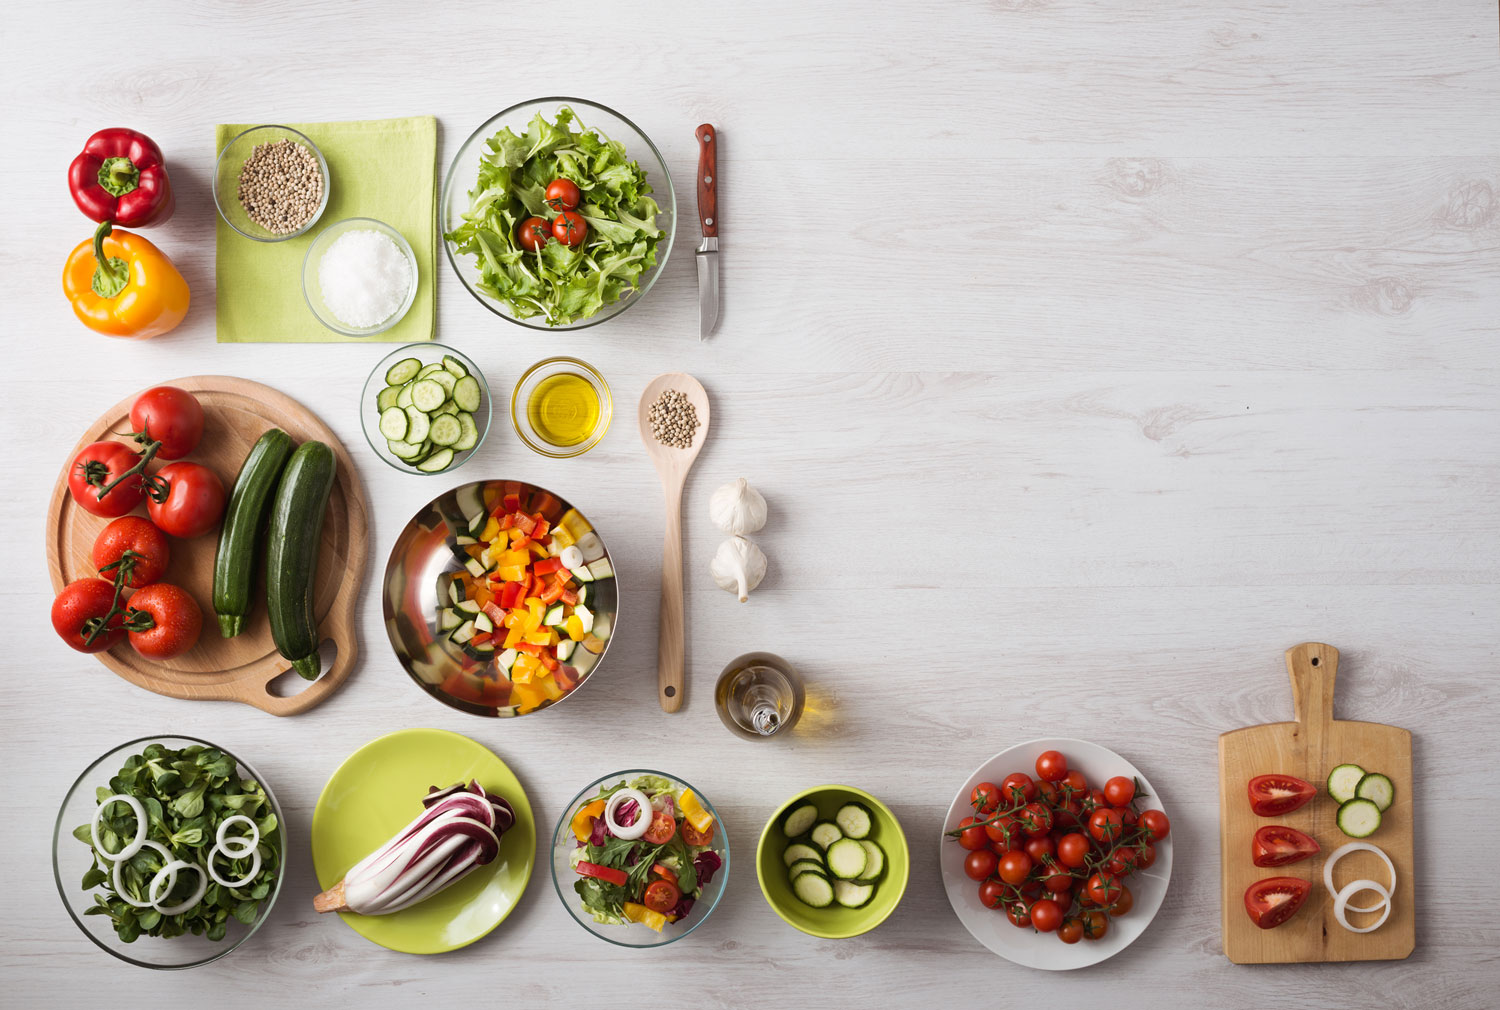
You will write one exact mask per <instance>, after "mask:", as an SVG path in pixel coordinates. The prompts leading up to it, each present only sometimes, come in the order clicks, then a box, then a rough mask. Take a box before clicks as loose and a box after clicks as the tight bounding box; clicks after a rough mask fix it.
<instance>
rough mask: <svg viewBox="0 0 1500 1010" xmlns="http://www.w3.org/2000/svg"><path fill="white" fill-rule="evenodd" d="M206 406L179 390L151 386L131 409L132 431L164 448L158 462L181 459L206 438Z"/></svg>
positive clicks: (170, 387) (159, 448) (160, 449)
mask: <svg viewBox="0 0 1500 1010" xmlns="http://www.w3.org/2000/svg"><path fill="white" fill-rule="evenodd" d="M203 420H204V418H203V405H202V404H200V403H199V402H198V398H197V397H195V396H194V395H193V394H192V393H189V392H188V391H187V390H185V389H178V388H177V387H176V386H152V387H151V388H150V389H148V390H146V391H145V392H144V393H142V394H141V395H140V396H137V397H136V398H135V403H134V404H132V405H131V408H130V427H131V430H133V431H136V432H140V433H141V434H142V435H144V436H145V437H146V438H148V439H154V440H155V441H157V442H160V443H161V445H160V446H159V447H158V448H157V450H156V456H157V458H158V459H181V458H182V457H184V456H186V455H187V454H188V453H190V452H192V451H193V450H194V449H196V448H198V442H199V441H200V440H201V439H202V438H203Z"/></svg>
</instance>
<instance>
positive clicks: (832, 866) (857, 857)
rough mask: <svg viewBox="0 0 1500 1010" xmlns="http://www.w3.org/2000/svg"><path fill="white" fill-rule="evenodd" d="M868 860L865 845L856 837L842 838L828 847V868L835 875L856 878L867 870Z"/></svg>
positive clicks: (846, 878) (843, 877) (849, 878)
mask: <svg viewBox="0 0 1500 1010" xmlns="http://www.w3.org/2000/svg"><path fill="white" fill-rule="evenodd" d="M813 830H814V831H817V828H814V829H813ZM868 862H869V857H867V856H866V855H865V848H864V846H863V845H860V844H859V842H858V841H857V840H856V839H853V838H840V839H838V840H837V841H835V842H834V843H833V844H832V845H830V846H829V847H828V869H829V870H830V871H832V873H833V875H834V876H835V877H840V878H842V879H844V880H854V879H856V878H857V877H859V876H860V875H861V874H863V873H864V872H865V865H866V864H867V863H868Z"/></svg>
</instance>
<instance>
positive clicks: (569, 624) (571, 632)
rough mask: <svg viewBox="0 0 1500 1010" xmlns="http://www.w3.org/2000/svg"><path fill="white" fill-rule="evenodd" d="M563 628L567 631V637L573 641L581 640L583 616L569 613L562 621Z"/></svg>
mask: <svg viewBox="0 0 1500 1010" xmlns="http://www.w3.org/2000/svg"><path fill="white" fill-rule="evenodd" d="M563 630H564V631H566V632H567V633H568V637H569V638H571V639H572V640H573V641H575V642H581V641H583V618H581V617H579V616H578V615H577V614H569V615H568V619H567V620H566V621H564V622H563Z"/></svg>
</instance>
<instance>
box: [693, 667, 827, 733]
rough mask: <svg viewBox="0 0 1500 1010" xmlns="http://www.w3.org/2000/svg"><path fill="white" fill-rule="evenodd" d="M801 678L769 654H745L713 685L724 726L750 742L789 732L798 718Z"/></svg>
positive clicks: (800, 703)
mask: <svg viewBox="0 0 1500 1010" xmlns="http://www.w3.org/2000/svg"><path fill="white" fill-rule="evenodd" d="M805 698H806V696H805V694H804V693H803V689H802V678H801V676H799V675H798V673H797V671H796V670H794V669H793V668H792V665H791V664H790V663H788V662H787V661H786V660H784V659H782V658H781V657H780V656H776V655H772V654H771V653H769V652H749V653H746V654H745V655H743V656H739V657H738V658H736V659H733V660H731V661H730V663H729V665H728V666H727V667H725V668H724V673H723V674H722V675H721V676H720V677H719V682H718V684H716V685H714V702H715V704H717V705H718V707H719V718H720V719H722V720H723V722H724V725H725V726H728V727H729V728H730V729H731V730H733V731H734V732H736V733H738V734H739V735H740V736H743V737H748V738H749V739H751V740H763V739H765V738H766V737H768V736H774V735H776V734H777V733H780V732H785V731H788V730H790V729H791V728H792V727H793V726H795V725H796V724H797V720H798V719H799V718H801V716H802V706H803V704H804V701H805Z"/></svg>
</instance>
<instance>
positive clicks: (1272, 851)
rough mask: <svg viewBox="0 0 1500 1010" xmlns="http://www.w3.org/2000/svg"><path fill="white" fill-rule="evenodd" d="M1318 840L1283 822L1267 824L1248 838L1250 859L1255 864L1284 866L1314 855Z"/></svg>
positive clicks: (1319, 847) (1318, 849) (1318, 848)
mask: <svg viewBox="0 0 1500 1010" xmlns="http://www.w3.org/2000/svg"><path fill="white" fill-rule="evenodd" d="M1321 849H1322V847H1321V846H1320V845H1318V840H1317V839H1316V838H1313V837H1312V836H1311V835H1307V834H1304V833H1303V832H1301V831H1298V830H1297V829H1296V828H1291V827H1287V826H1286V825H1285V824H1267V825H1266V826H1265V827H1263V828H1258V829H1256V832H1255V836H1254V837H1253V838H1251V839H1250V861H1251V862H1253V863H1254V864H1255V865H1256V866H1286V865H1288V864H1289V863H1295V862H1298V861H1300V860H1303V859H1306V858H1307V857H1308V856H1316V855H1317V854H1318V853H1319V852H1320V851H1321Z"/></svg>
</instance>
